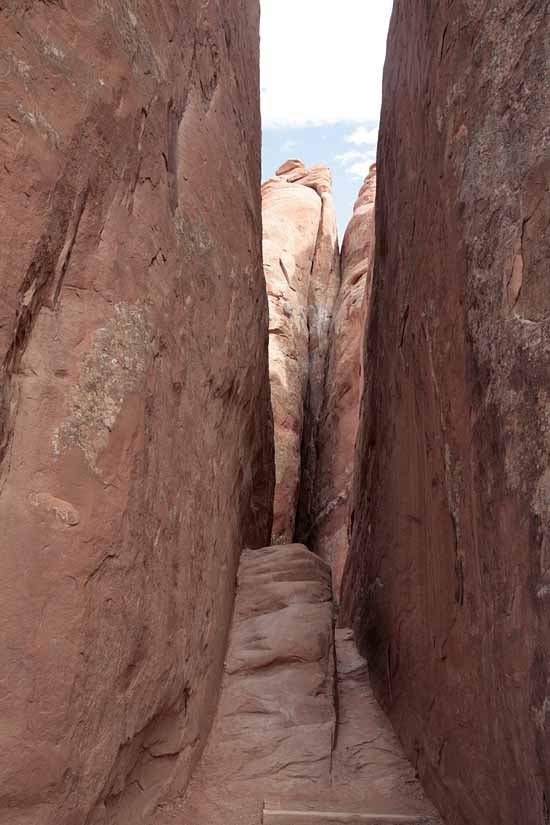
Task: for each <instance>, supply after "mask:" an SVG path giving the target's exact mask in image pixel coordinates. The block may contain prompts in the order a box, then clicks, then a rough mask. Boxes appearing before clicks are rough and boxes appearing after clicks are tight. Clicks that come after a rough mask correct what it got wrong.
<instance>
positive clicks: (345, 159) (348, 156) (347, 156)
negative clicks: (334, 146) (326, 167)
mask: <svg viewBox="0 0 550 825" xmlns="http://www.w3.org/2000/svg"><path fill="white" fill-rule="evenodd" d="M362 157H363V152H358V151H357V150H352V151H351V152H343V153H342V154H341V155H336V156H335V158H334V160H337V161H338V163H341V164H342V166H347V165H348V164H349V163H353V161H354V160H357V159H358V158H362Z"/></svg>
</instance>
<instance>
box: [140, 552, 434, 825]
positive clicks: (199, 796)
mask: <svg viewBox="0 0 550 825" xmlns="http://www.w3.org/2000/svg"><path fill="white" fill-rule="evenodd" d="M334 637H335V634H334V625H333V603H332V589H331V572H330V568H329V566H328V565H327V564H325V562H323V561H322V560H321V559H319V558H318V556H316V555H314V554H313V553H311V552H310V551H309V550H307V548H305V547H303V546H302V545H298V544H294V545H289V546H277V547H266V548H263V549H261V550H252V551H248V550H247V551H245V552H244V553H243V556H242V560H241V566H240V568H239V576H238V589H237V598H236V602H235V614H234V619H233V625H232V629H231V635H230V642H229V648H228V654H227V658H226V663H225V676H224V681H223V688H222V692H221V696H220V702H219V705H218V711H217V714H216V721H215V723H214V726H213V728H212V735H211V737H210V740H209V742H208V745H207V747H206V749H205V751H204V754H203V757H202V760H201V764H200V765H199V767H198V769H197V771H196V772H195V774H194V776H193V779H192V781H191V784H190V786H189V789H188V792H187V793H186V795H185V796H183V797H181V798H180V799H178V800H175V801H174V802H172V803H170V804H166V805H161V806H159V808H158V810H157V811H156V814H155V816H154V817H153V820H152V825H182V823H189V825H260V824H261V823H264V822H265V823H267V822H277V823H279V822H280V823H281V825H283V823H288V825H293V823H297V822H304V821H307V822H312V823H314V824H315V825H317V823H319V825H321V823H323V825H328V823H334V822H335V821H340V820H341V819H342V817H341V815H340V816H339V817H337V818H336V817H335V818H332V817H331V816H315V815H314V813H313V812H314V811H321V812H322V811H337V812H340V813H341V812H350V813H358V814H368V813H371V814H372V813H373V812H376V813H379V814H383V816H381V817H380V819H378V818H375V817H372V819H369V821H372V822H373V823H374V822H382V821H384V822H387V823H388V825H394V823H395V825H397V823H398V822H410V823H411V825H413V824H414V825H441V822H440V820H439V818H438V817H437V816H436V815H435V812H434V810H433V808H432V806H431V804H430V803H429V802H428V801H427V800H426V798H425V796H424V794H423V792H422V789H421V788H420V785H419V783H418V782H417V780H416V778H415V776H414V772H413V770H412V768H411V765H410V764H409V763H408V762H407V760H406V759H405V757H404V756H403V754H402V752H401V749H400V748H399V744H398V742H397V741H396V738H395V734H394V733H393V731H392V730H391V725H390V724H389V722H388V720H387V719H386V718H385V716H384V714H383V713H382V711H381V710H380V708H379V707H378V705H377V703H376V701H375V700H374V697H373V696H372V693H371V691H370V688H369V679H368V671H367V668H366V666H365V661H364V660H363V659H362V658H361V657H360V656H359V655H358V653H357V650H356V648H355V645H354V643H353V640H352V638H351V634H350V632H349V630H339V631H337V633H336V640H335V638H334ZM335 677H337V679H336V678H335ZM269 809H270V810H271V815H270V814H269V813H268V810H269ZM285 810H292V811H300V812H301V814H302V815H300V816H298V817H292V816H290V817H288V818H287V816H286V815H285V814H284V811H285ZM304 812H309V813H306V815H305V817H304ZM392 814H393V815H394V816H395V815H396V816H395V818H393V817H392V816H391V815H392ZM403 815H405V816H403ZM345 821H346V822H359V821H364V820H363V818H362V817H361V819H359V818H358V819H357V820H356V819H355V818H353V819H352V818H351V817H345Z"/></svg>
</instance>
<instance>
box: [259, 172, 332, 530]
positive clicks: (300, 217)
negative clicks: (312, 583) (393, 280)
mask: <svg viewBox="0 0 550 825" xmlns="http://www.w3.org/2000/svg"><path fill="white" fill-rule="evenodd" d="M262 214H263V227H264V240H263V252H264V270H265V278H266V283H267V291H268V298H269V318H270V322H269V326H270V329H269V363H270V380H271V396H272V404H273V414H274V422H275V465H276V487H275V506H274V518H273V541H274V542H275V543H279V542H281V543H284V542H289V541H292V540H293V538H294V534H295V527H296V515H297V511H298V499H299V496H301V497H302V499H303V501H302V502H301V503H300V510H304V511H307V508H308V506H309V498H310V489H311V484H312V480H313V479H314V478H315V475H316V458H317V430H318V423H319V417H320V413H321V407H322V401H323V394H324V384H325V375H326V363H327V352H328V330H329V327H330V322H331V318H332V311H333V306H334V300H335V297H336V293H337V290H338V282H339V255H338V235H337V227H336V213H335V209H334V202H333V199H332V180H331V174H330V171H329V169H327V168H326V167H324V166H320V167H313V168H312V169H306V168H305V167H304V165H303V164H302V163H301V162H300V161H287V163H285V164H284V165H283V166H282V167H281V168H280V169H279V170H278V171H277V174H276V175H275V176H274V177H273V178H271V179H270V180H269V181H267V182H266V183H265V184H264V185H263V187H262Z"/></svg>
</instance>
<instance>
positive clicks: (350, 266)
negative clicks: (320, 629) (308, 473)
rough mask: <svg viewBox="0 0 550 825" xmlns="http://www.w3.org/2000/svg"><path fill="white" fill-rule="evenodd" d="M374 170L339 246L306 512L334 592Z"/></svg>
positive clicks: (345, 515) (357, 387) (357, 390)
mask: <svg viewBox="0 0 550 825" xmlns="http://www.w3.org/2000/svg"><path fill="white" fill-rule="evenodd" d="M375 195H376V167H375V166H373V167H372V168H371V170H370V172H369V175H368V177H367V178H366V179H365V182H364V184H363V186H362V187H361V190H360V192H359V196H358V198H357V202H356V204H355V208H354V211H353V217H352V219H351V221H350V223H349V226H348V228H347V230H346V234H345V236H344V241H343V243H342V255H341V259H340V269H341V284H340V289H339V292H338V298H337V301H336V305H335V309H334V317H333V320H332V325H331V328H330V336H329V347H330V350H329V362H328V370H327V379H326V385H325V393H324V399H323V411H322V416H321V423H320V428H319V436H318V462H317V473H316V477H315V483H314V491H313V492H314V495H313V499H312V503H311V507H310V518H309V529H308V533H307V538H306V540H307V541H308V544H309V547H310V548H311V549H312V550H313V551H314V552H315V553H317V554H318V555H319V556H321V558H323V559H324V560H325V561H327V562H328V563H329V564H330V565H331V567H332V572H333V576H334V586H335V590H336V592H337V593H338V592H339V590H340V582H341V579H342V573H343V570H344V565H345V562H346V557H347V552H348V521H349V511H350V493H351V487H352V481H353V470H354V458H355V436H356V433H357V425H358V420H359V404H360V401H361V389H362V363H361V362H362V345H363V328H364V325H365V318H366V313H367V307H368V292H369V289H370V279H371V275H372V263H373V259H372V252H373V245H374V199H375Z"/></svg>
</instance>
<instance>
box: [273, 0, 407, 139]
mask: <svg viewBox="0 0 550 825" xmlns="http://www.w3.org/2000/svg"><path fill="white" fill-rule="evenodd" d="M261 7H262V25H261V34H262V44H261V58H262V60H261V64H262V116H263V123H264V126H266V127H276V126H282V127H290V126H304V125H306V124H316V125H320V124H322V123H339V122H341V121H352V122H355V123H365V122H366V121H369V120H374V121H378V119H379V116H380V100H381V93H382V69H383V63H384V55H385V51H386V35H387V29H388V22H389V18H390V14H391V8H392V0H377V2H376V3H374V2H372V1H371V2H366V1H365V0H338V3H329V2H326V0H325V1H324V2H319V0H261Z"/></svg>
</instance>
